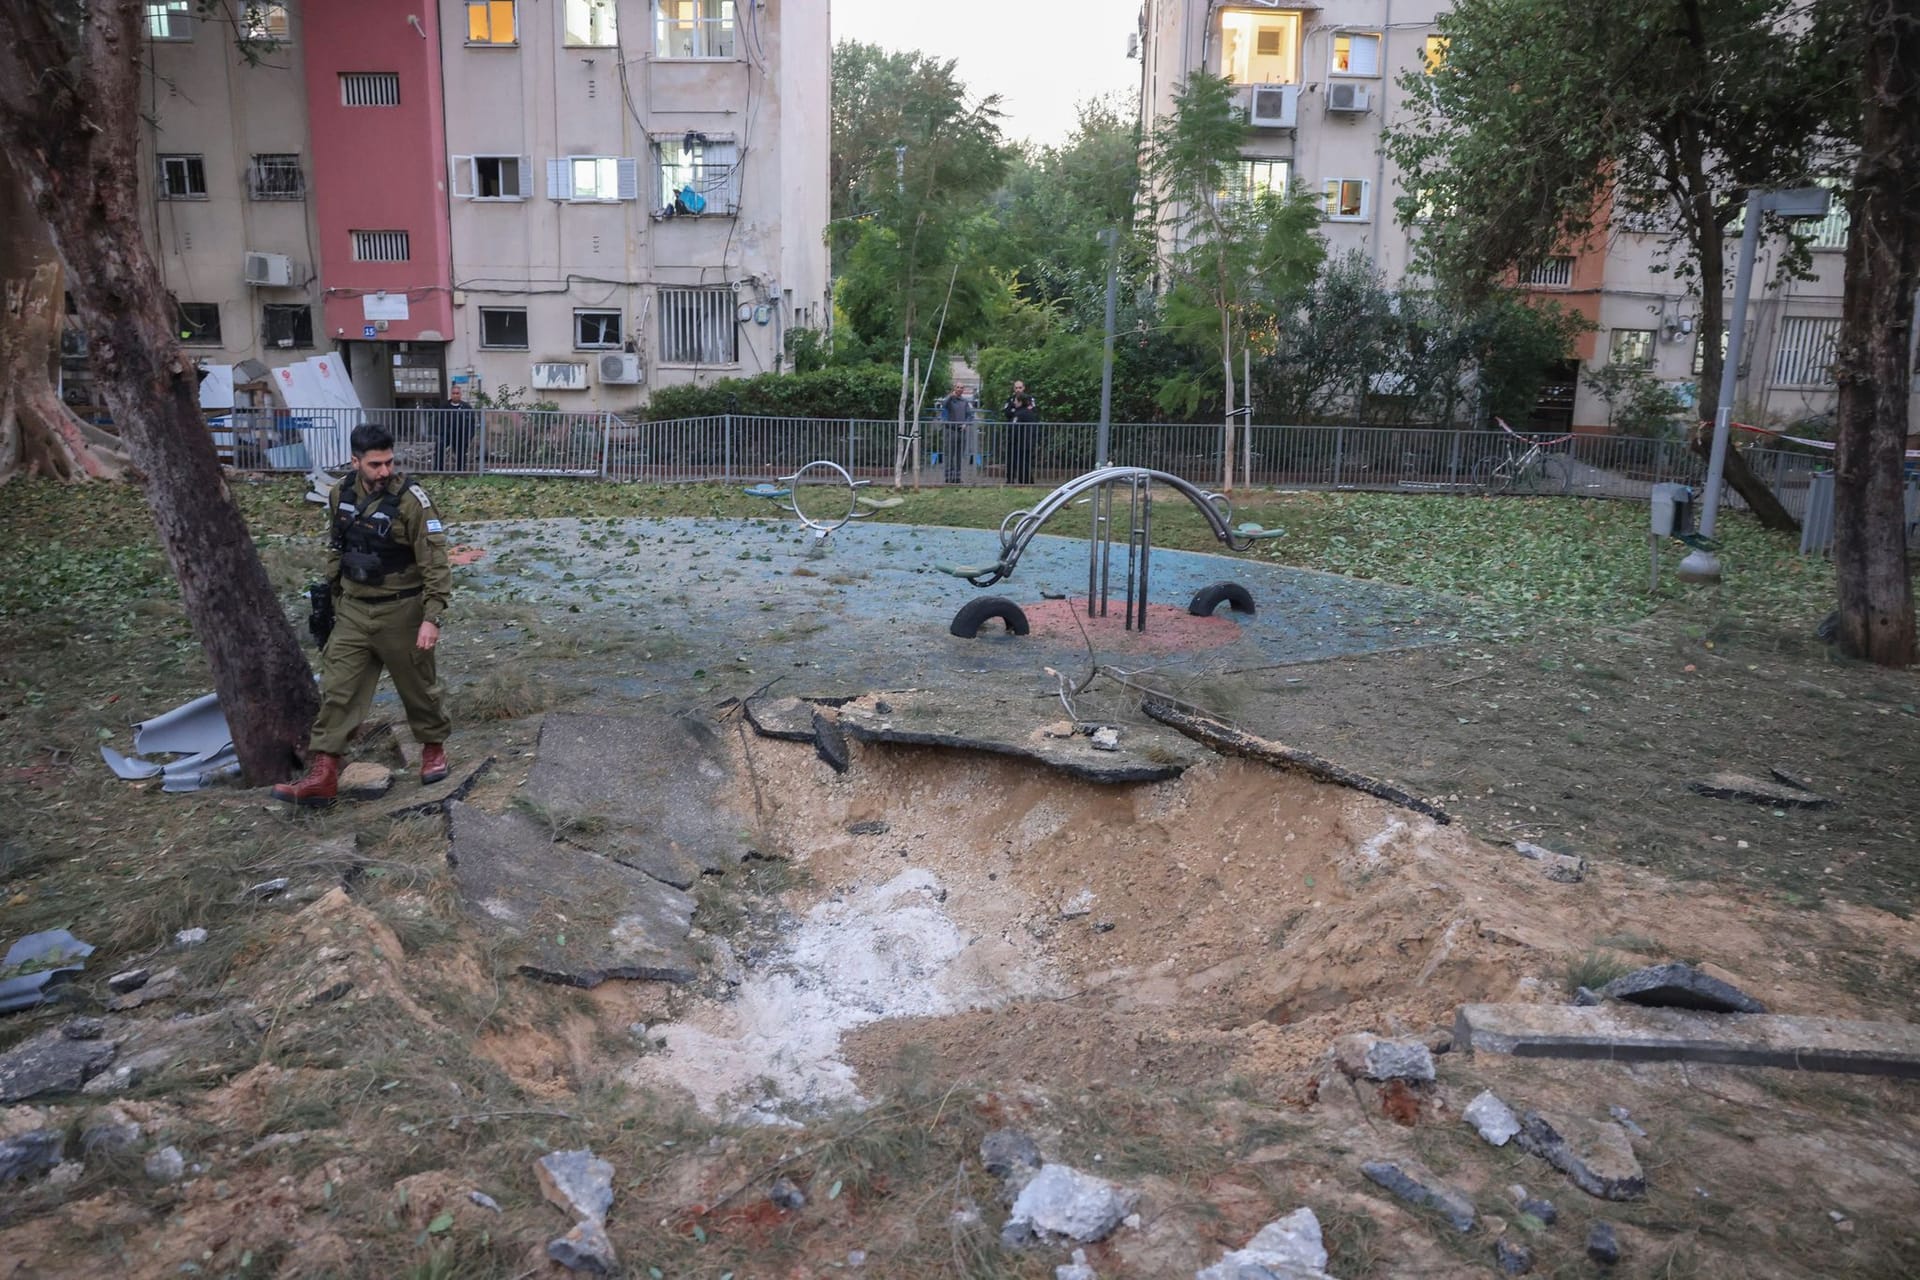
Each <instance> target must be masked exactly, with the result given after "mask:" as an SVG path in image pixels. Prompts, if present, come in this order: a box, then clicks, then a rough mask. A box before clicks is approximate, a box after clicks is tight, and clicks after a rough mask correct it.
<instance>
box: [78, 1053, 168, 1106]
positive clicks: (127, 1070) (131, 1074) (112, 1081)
mask: <svg viewBox="0 0 1920 1280" xmlns="http://www.w3.org/2000/svg"><path fill="white" fill-rule="evenodd" d="M172 1061H173V1050H171V1049H164V1048H155V1049H143V1050H141V1051H140V1052H139V1053H136V1054H133V1055H132V1056H130V1057H126V1058H122V1059H120V1060H119V1061H118V1062H116V1063H114V1064H113V1067H112V1069H111V1070H107V1071H102V1072H101V1073H100V1074H99V1075H97V1076H95V1077H94V1078H93V1079H91V1080H89V1081H87V1082H86V1083H85V1084H83V1085H81V1086H80V1092H81V1093H84V1094H88V1095H90V1096H92V1097H106V1096H108V1095H110V1094H115V1093H125V1092H126V1091H127V1090H129V1089H131V1088H133V1087H134V1086H135V1085H137V1084H139V1083H141V1082H142V1081H144V1080H146V1079H147V1078H148V1077H149V1076H151V1075H153V1073H154V1072H156V1071H158V1070H160V1069H161V1068H162V1067H165V1066H166V1065H167V1064H169V1063H171V1062H172Z"/></svg>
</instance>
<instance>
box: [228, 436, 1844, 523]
mask: <svg viewBox="0 0 1920 1280" xmlns="http://www.w3.org/2000/svg"><path fill="white" fill-rule="evenodd" d="M361 422H374V423H378V424H379V425H381V426H384V427H386V428H387V429H388V430H389V431H390V432H392V434H393V437H394V453H395V456H396V458H397V459H398V461H399V464H400V467H401V469H402V470H405V471H408V472H411V473H414V474H419V475H431V474H466V475H480V474H485V475H532V476H576V477H582V478H595V479H608V480H627V481H646V482H651V483H662V484H665V483H687V482H697V481H717V482H722V483H733V482H743V483H744V482H752V481H758V480H767V479H771V478H773V477H775V476H781V475H788V474H791V473H793V472H794V471H796V470H798V469H799V468H800V467H801V466H802V465H804V464H805V463H808V462H812V461H814V460H816V459H822V458H827V459H832V460H833V461H835V462H838V463H839V464H840V465H842V466H844V467H846V468H847V470H848V471H850V472H852V473H853V474H854V475H856V476H859V477H861V478H863V479H871V480H882V479H885V480H891V479H892V477H893V474H894V466H895V455H896V450H897V449H898V447H899V444H900V441H899V435H898V429H897V427H896V424H895V423H893V422H891V421H874V420H867V419H857V418H766V417H750V416H746V415H742V414H723V415H717V416H714V417H705V418H677V419H672V420H668V421H662V422H630V421H628V420H626V419H624V418H621V417H620V416H618V415H617V414H612V413H536V412H527V411H521V410H501V409H474V410H461V411H455V410H446V409H372V410H365V411H360V410H342V409H314V410H301V409H294V410H273V411H246V412H241V413H236V414H234V415H232V416H231V417H229V418H222V419H217V420H215V422H214V424H213V427H214V434H215V441H216V444H217V445H218V446H219V447H220V449H221V452H222V455H223V456H224V457H226V458H227V459H228V460H229V461H230V462H231V463H232V464H233V465H234V466H235V467H237V468H240V469H243V470H286V471H307V470H309V469H310V468H312V467H314V466H320V467H327V468H337V467H340V466H342V465H344V464H345V462H346V459H347V454H348V443H347V438H348V434H349V432H350V431H351V429H352V428H353V427H354V426H355V425H357V424H358V423H361ZM1096 431H1097V427H1096V425H1095V424H1093V423H1086V422H1047V423H1033V424H1027V425H1025V426H1024V427H1023V426H1022V425H1021V424H1012V423H1002V422H985V421H983V422H975V423H970V424H967V425H966V426H965V427H950V426H949V425H948V424H946V423H942V422H937V421H934V422H926V423H923V424H922V430H921V439H920V471H919V479H920V482H921V483H922V484H925V485H929V486H938V485H945V484H962V485H1003V484H1033V485H1054V484H1058V483H1060V482H1062V481H1064V480H1068V479H1070V478H1072V477H1074V476H1077V475H1080V474H1081V473H1083V472H1085V471H1089V470H1091V469H1092V468H1093V464H1094V448H1095V445H1094V437H1095V433H1096ZM1221 444H1222V432H1221V429H1220V426H1219V425H1218V424H1216V423H1115V424H1114V426H1113V429H1112V437H1111V443H1110V450H1109V451H1110V456H1111V460H1112V462H1113V463H1115V464H1116V465H1121V466H1144V467H1152V468H1155V469H1156V470H1160V471H1167V472H1171V473H1173V474H1174V475H1177V476H1180V477H1181V478H1182V479H1186V480H1190V481H1192V482H1194V483H1196V484H1201V485H1208V486H1215V485H1218V484H1219V483H1220V481H1221V478H1222V449H1221ZM1526 448H1527V446H1526V444H1525V442H1523V441H1518V440H1516V439H1515V438H1514V437H1513V436H1510V435H1507V434H1506V433H1504V432H1499V431H1465V430H1452V429H1436V428H1420V427H1318V426H1314V427H1298V426H1263V425H1255V426H1254V427H1252V428H1251V429H1250V433H1236V437H1235V446H1234V454H1235V457H1234V476H1235V482H1236V484H1239V485H1247V486H1252V487H1256V488H1280V489H1322V490H1338V489H1354V490H1376V491H1388V492H1427V493H1472V492H1480V491H1484V490H1485V489H1487V488H1488V487H1489V485H1488V478H1489V473H1490V472H1492V473H1493V474H1494V475H1495V476H1496V477H1500V476H1502V475H1503V474H1504V473H1507V472H1511V471H1512V470H1513V469H1514V465H1515V459H1516V458H1517V457H1518V456H1519V455H1520V454H1522V453H1524V452H1525V450H1526ZM1544 455H1545V456H1547V457H1551V458H1553V459H1556V461H1555V462H1554V463H1553V464H1552V465H1551V468H1550V469H1549V470H1548V471H1546V472H1544V473H1543V472H1541V471H1540V470H1539V469H1537V467H1536V468H1533V469H1526V470H1524V471H1523V473H1522V476H1521V482H1520V483H1518V484H1517V485H1515V486H1514V489H1515V490H1516V491H1519V492H1534V491H1544V492H1554V493H1558V492H1562V491H1564V492H1568V493H1571V494H1574V495H1577V496H1583V497H1594V498H1628V499H1641V500H1644V499H1646V498H1647V497H1648V493H1649V490H1650V489H1651V487H1652V486H1653V485H1655V484H1659V483H1662V482H1668V481H1676V482H1680V483H1686V484H1694V485H1698V484H1700V483H1701V481H1702V478H1703V476H1704V474H1705V471H1706V464H1705V462H1704V461H1703V460H1702V459H1700V458H1699V457H1697V456H1696V455H1695V454H1694V453H1693V452H1692V451H1691V450H1690V449H1688V448H1687V447H1686V446H1685V445H1683V444H1680V443H1678V442H1675V441H1661V440H1643V439H1638V438H1635V437H1631V436H1610V435H1576V436H1574V437H1573V438H1572V439H1570V440H1563V441H1561V442H1559V443H1556V444H1554V445H1552V446H1549V447H1548V448H1546V449H1545V450H1544ZM1742 456H1743V457H1744V458H1745V459H1746V462H1747V465H1748V466H1749V467H1750V468H1752V470H1753V471H1754V472H1755V473H1756V475H1758V476H1759V478H1760V479H1762V480H1764V481H1765V482H1766V483H1767V484H1768V485H1769V486H1770V487H1771V488H1772V489H1773V491H1774V492H1775V493H1776V494H1777V495H1779V497H1780V499H1781V501H1782V503H1783V504H1785V506H1786V507H1787V509H1788V510H1789V511H1791V512H1793V513H1794V514H1795V515H1796V516H1797V515H1800V514H1802V513H1803V512H1804V511H1805V509H1806V501H1807V488H1808V483H1809V480H1810V478H1811V476H1812V475H1813V474H1814V472H1815V471H1816V470H1822V469H1825V468H1826V467H1827V466H1828V465H1830V459H1829V458H1828V457H1827V456H1824V455H1819V454H1809V453H1797V452H1788V451H1784V450H1774V449H1748V450H1743V451H1742ZM908 475H909V477H911V466H910V464H909V466H908ZM1542 481H1545V483H1542ZM1496 487H1497V486H1496ZM1726 501H1728V502H1729V503H1730V504H1732V505H1735V506H1738V505H1740V499H1739V497H1738V495H1736V494H1734V493H1733V492H1732V491H1731V490H1729V491H1728V492H1727V494H1726Z"/></svg>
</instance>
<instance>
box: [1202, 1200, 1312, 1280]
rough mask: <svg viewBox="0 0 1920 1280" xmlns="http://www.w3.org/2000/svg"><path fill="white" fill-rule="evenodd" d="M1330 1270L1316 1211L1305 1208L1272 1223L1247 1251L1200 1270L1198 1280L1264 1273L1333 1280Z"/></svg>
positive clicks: (1278, 1278) (1287, 1279)
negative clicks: (1250, 1272) (1252, 1272)
mask: <svg viewBox="0 0 1920 1280" xmlns="http://www.w3.org/2000/svg"><path fill="white" fill-rule="evenodd" d="M1326 1267H1327V1248H1326V1244H1325V1242H1324V1241H1323V1239H1322V1237H1321V1235H1320V1219H1319V1218H1317V1217H1315V1216H1314V1212H1313V1210H1311V1209H1304V1208H1303V1209H1295V1210H1294V1211H1293V1212H1292V1213H1290V1214H1288V1215H1287V1216H1286V1217H1284V1218H1280V1219H1278V1220H1277V1221H1274V1222H1269V1223H1268V1224H1267V1225H1266V1226H1264V1227H1262V1228H1260V1231H1259V1233H1258V1234H1257V1235H1255V1236H1254V1237H1253V1239H1251V1240H1249V1241H1247V1246H1246V1248H1244V1249H1235V1250H1233V1251H1232V1252H1231V1253H1229V1254H1227V1255H1226V1256H1225V1257H1223V1258H1221V1259H1220V1261H1218V1262H1216V1263H1214V1264H1213V1265H1212V1266H1210V1267H1206V1268H1203V1269H1202V1270H1200V1271H1196V1272H1195V1273H1194V1280H1237V1277H1239V1276H1242V1275H1245V1274H1246V1273H1247V1272H1248V1271H1254V1272H1256V1273H1262V1272H1264V1273H1265V1274H1267V1275H1270V1276H1272V1277H1274V1280H1329V1277H1328V1276H1327V1271H1326Z"/></svg>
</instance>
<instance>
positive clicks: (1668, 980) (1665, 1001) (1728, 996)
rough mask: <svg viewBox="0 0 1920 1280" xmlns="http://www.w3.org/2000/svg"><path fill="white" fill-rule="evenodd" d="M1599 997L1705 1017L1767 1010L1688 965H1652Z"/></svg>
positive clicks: (1611, 985) (1622, 979) (1608, 987)
mask: <svg viewBox="0 0 1920 1280" xmlns="http://www.w3.org/2000/svg"><path fill="white" fill-rule="evenodd" d="M1600 994H1601V995H1603V996H1608V997H1611V998H1612V999H1615V1000H1625V1001H1626V1002H1627V1003H1628V1004H1637V1005H1644V1006H1646V1007H1648V1008H1653V1009H1699V1010H1702V1011H1704V1012H1706V1013H1765V1012H1766V1011H1767V1006H1765V1005H1764V1004H1761V1003H1760V1002H1759V1001H1758V1000H1755V999H1754V998H1753V997H1752V996H1750V995H1748V994H1747V993H1746V992H1744V991H1742V990H1740V988H1738V987H1736V986H1734V985H1733V984H1732V983H1728V982H1722V981H1721V980H1720V979H1718V978H1715V977H1712V976H1710V975H1708V974H1704V973H1701V972H1700V971H1699V970H1698V969H1695V968H1694V967H1693V966H1692V965H1689V964H1679V963H1673V964H1656V965H1649V966H1648V967H1647V968H1644V969H1635V970H1634V971H1633V972H1632V973H1627V974H1622V975H1621V976H1620V977H1618V978H1615V979H1614V980H1613V981H1612V982H1609V983H1608V984H1607V985H1606V986H1604V987H1602V988H1600Z"/></svg>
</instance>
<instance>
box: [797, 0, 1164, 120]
mask: <svg viewBox="0 0 1920 1280" xmlns="http://www.w3.org/2000/svg"><path fill="white" fill-rule="evenodd" d="M831 3H832V6H833V8H832V20H833V38H834V40H835V41H836V42H838V41H840V40H842V39H850V40H864V41H866V42H868V43H869V44H877V45H880V46H881V47H882V48H886V49H897V50H907V49H918V50H920V51H921V52H922V53H925V54H928V55H930V56H934V57H940V58H953V59H955V60H956V61H957V62H958V63H959V75H960V78H961V79H962V80H964V81H965V82H966V84H967V86H968V87H969V88H970V89H972V90H973V92H975V93H977V94H981V95H983V96H984V95H986V94H991V93H997V94H999V95H1000V96H1001V97H1002V98H1003V99H1004V101H1003V102H1002V103H1001V110H1002V111H1003V112H1005V113H1006V119H1004V120H1003V121H1001V128H1002V129H1003V130H1004V131H1005V133H1006V135H1007V137H1009V138H1014V139H1021V138H1025V139H1031V140H1032V141H1035V142H1060V141H1062V140H1064V139H1065V138H1066V136H1067V134H1068V133H1069V132H1070V131H1071V130H1072V129H1073V122H1074V115H1075V113H1074V106H1075V104H1076V103H1078V102H1080V101H1082V100H1083V99H1086V98H1095V97H1103V96H1105V95H1107V94H1109V93H1113V92H1122V93H1124V92H1127V91H1129V90H1132V89H1135V88H1138V86H1139V84H1140V64H1139V63H1138V62H1137V61H1130V60H1129V59H1128V58H1127V37H1128V36H1129V35H1131V34H1133V32H1134V31H1136V30H1137V29H1138V27H1139V21H1140V0H944V2H942V0H831Z"/></svg>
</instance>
